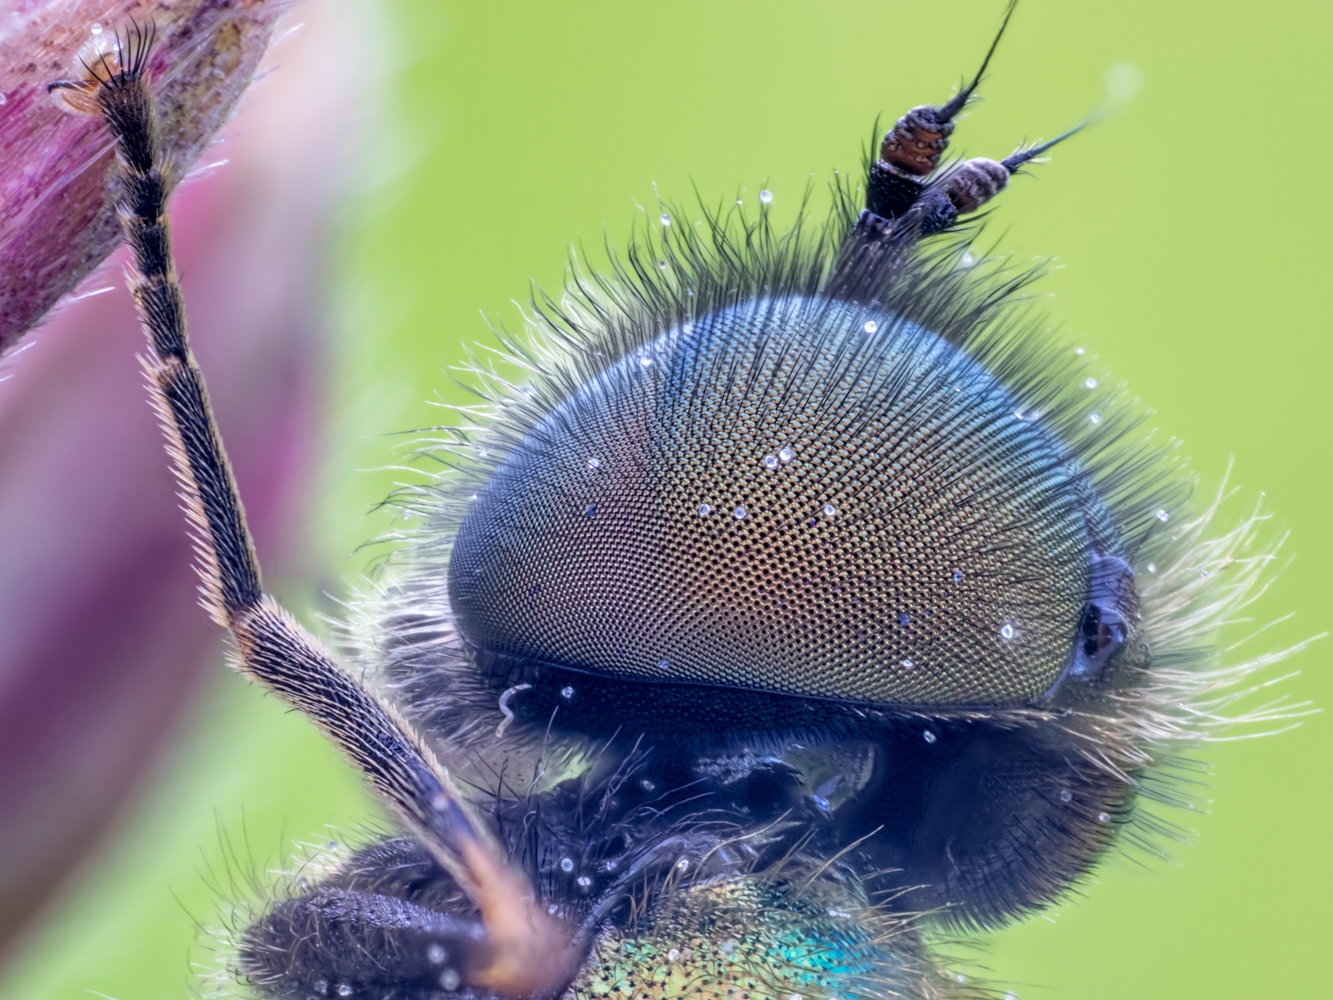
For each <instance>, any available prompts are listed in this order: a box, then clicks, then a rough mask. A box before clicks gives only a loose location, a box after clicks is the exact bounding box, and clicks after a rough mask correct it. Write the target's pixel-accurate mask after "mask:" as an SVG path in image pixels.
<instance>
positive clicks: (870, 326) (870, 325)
mask: <svg viewBox="0 0 1333 1000" xmlns="http://www.w3.org/2000/svg"><path fill="white" fill-rule="evenodd" d="M862 329H864V330H865V332H866V333H874V332H876V331H877V330H878V329H879V324H878V323H876V322H875V321H874V320H873V319H868V320H866V325H865V326H864V327H862Z"/></svg>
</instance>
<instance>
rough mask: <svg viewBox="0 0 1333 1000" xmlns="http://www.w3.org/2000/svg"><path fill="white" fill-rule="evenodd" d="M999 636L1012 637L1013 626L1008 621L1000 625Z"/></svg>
mask: <svg viewBox="0 0 1333 1000" xmlns="http://www.w3.org/2000/svg"><path fill="white" fill-rule="evenodd" d="M1000 637H1001V638H1003V639H1006V640H1008V639H1012V638H1013V637H1014V627H1013V626H1012V625H1010V624H1009V623H1008V622H1005V623H1004V624H1003V625H1001V626H1000Z"/></svg>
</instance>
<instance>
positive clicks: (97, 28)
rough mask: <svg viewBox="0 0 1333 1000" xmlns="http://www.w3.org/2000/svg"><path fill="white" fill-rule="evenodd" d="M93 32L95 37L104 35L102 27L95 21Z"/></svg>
mask: <svg viewBox="0 0 1333 1000" xmlns="http://www.w3.org/2000/svg"><path fill="white" fill-rule="evenodd" d="M92 30H93V34H94V35H100V34H101V33H102V25H101V24H99V23H98V22H97V21H94V22H93V29H92Z"/></svg>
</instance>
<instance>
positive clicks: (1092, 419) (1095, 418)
mask: <svg viewBox="0 0 1333 1000" xmlns="http://www.w3.org/2000/svg"><path fill="white" fill-rule="evenodd" d="M1101 422H1102V415H1101V414H1100V413H1089V414H1088V423H1090V424H1092V425H1093V426H1094V427H1096V426H1097V425H1098V424H1100V423H1101Z"/></svg>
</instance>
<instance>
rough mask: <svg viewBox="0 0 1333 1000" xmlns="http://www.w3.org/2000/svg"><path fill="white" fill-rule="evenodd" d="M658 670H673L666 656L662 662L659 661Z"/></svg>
mask: <svg viewBox="0 0 1333 1000" xmlns="http://www.w3.org/2000/svg"><path fill="white" fill-rule="evenodd" d="M657 669H658V670H670V669H671V661H670V660H668V659H667V658H666V657H665V656H664V657H662V658H661V659H660V660H658V661H657Z"/></svg>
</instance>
